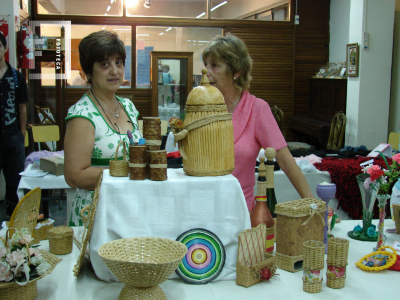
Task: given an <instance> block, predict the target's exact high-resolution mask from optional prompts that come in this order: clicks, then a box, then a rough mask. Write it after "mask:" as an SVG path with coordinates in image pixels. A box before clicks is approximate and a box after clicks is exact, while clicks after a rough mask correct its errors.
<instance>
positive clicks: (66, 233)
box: [47, 226, 74, 255]
mask: <svg viewBox="0 0 400 300" xmlns="http://www.w3.org/2000/svg"><path fill="white" fill-rule="evenodd" d="M73 235H74V231H73V230H72V228H71V227H68V226H57V227H53V228H51V229H49V230H48V231H47V237H48V238H49V246H50V253H53V254H56V255H63V254H68V253H71V252H72V239H73Z"/></svg>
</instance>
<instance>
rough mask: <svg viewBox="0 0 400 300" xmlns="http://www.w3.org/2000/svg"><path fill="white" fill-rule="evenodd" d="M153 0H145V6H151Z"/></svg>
mask: <svg viewBox="0 0 400 300" xmlns="http://www.w3.org/2000/svg"><path fill="white" fill-rule="evenodd" d="M150 4H151V0H144V4H143V6H144V7H146V8H150Z"/></svg>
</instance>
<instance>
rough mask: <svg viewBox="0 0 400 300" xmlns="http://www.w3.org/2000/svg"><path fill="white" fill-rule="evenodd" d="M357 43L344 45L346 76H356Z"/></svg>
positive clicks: (357, 63)
mask: <svg viewBox="0 0 400 300" xmlns="http://www.w3.org/2000/svg"><path fill="white" fill-rule="evenodd" d="M359 51H360V50H359V46H358V43H355V44H347V45H346V76H348V77H358V67H359V66H358V65H359V62H358V58H359V55H360V54H359Z"/></svg>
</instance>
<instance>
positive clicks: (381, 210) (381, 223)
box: [374, 195, 389, 251]
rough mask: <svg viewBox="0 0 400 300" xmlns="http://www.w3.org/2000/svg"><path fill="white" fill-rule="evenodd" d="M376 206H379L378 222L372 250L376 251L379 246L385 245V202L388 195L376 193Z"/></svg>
mask: <svg viewBox="0 0 400 300" xmlns="http://www.w3.org/2000/svg"><path fill="white" fill-rule="evenodd" d="M376 199H378V207H379V224H378V241H377V243H376V247H375V248H374V251H378V249H379V248H380V247H382V246H383V245H385V240H386V236H385V234H384V227H385V226H384V222H385V217H386V203H387V200H388V199H389V195H377V196H376Z"/></svg>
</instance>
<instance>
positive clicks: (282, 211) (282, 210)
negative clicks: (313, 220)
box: [275, 198, 326, 217]
mask: <svg viewBox="0 0 400 300" xmlns="http://www.w3.org/2000/svg"><path fill="white" fill-rule="evenodd" d="M325 210H326V203H325V202H324V201H323V200H319V199H314V198H303V199H299V200H293V201H288V202H284V203H278V204H277V205H276V206H275V213H276V214H278V215H285V216H290V217H304V216H308V215H310V213H311V211H314V212H315V213H320V212H324V211H325Z"/></svg>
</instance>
